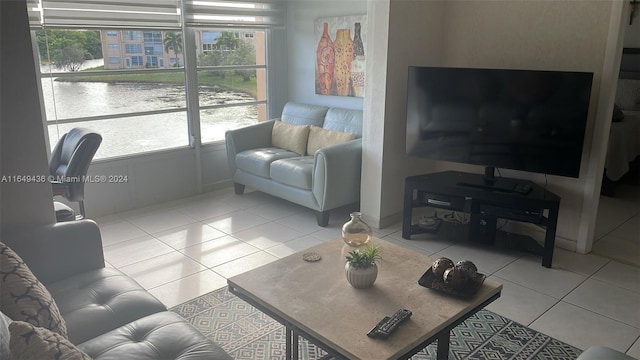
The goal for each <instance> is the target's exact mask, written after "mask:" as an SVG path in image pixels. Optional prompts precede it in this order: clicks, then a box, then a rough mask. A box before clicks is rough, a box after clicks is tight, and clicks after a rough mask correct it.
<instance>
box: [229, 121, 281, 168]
mask: <svg viewBox="0 0 640 360" xmlns="http://www.w3.org/2000/svg"><path fill="white" fill-rule="evenodd" d="M272 130H273V121H272V120H270V121H264V122H261V123H258V124H255V125H249V126H245V127H242V128H239V129H234V130H228V131H227V132H226V133H225V141H226V145H227V160H228V161H229V170H231V175H232V176H233V174H235V172H236V154H238V153H240V152H242V151H245V150H249V149H256V148H261V147H269V146H271V131H272Z"/></svg>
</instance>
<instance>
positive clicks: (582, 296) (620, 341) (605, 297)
mask: <svg viewBox="0 0 640 360" xmlns="http://www.w3.org/2000/svg"><path fill="white" fill-rule="evenodd" d="M351 210H353V209H340V210H338V211H335V212H334V213H332V214H331V221H330V224H329V226H327V227H326V228H321V227H319V226H317V224H316V219H315V215H314V214H313V212H311V211H309V210H308V209H306V208H303V207H300V206H297V205H294V204H291V203H289V202H286V201H283V200H280V199H277V198H274V197H272V196H269V195H266V194H263V193H260V192H247V193H245V194H244V195H242V196H237V195H235V194H233V191H232V190H231V189H225V190H221V191H216V192H212V193H208V194H204V195H200V196H197V197H193V198H188V199H181V200H180V201H174V202H170V203H165V204H161V205H155V206H152V207H149V208H144V209H136V210H132V211H127V212H123V213H119V214H116V215H110V216H107V217H104V218H99V219H97V220H96V221H97V222H98V224H99V225H100V228H101V232H102V237H103V244H104V252H105V258H106V260H107V262H108V265H109V266H112V267H116V268H118V269H120V270H121V271H123V272H125V273H127V274H129V275H130V276H132V277H133V278H135V279H136V280H137V281H138V282H139V283H140V284H141V285H142V286H144V287H145V288H147V289H148V290H149V291H150V292H151V293H153V294H154V295H155V296H157V297H158V298H159V299H160V300H162V301H163V302H164V303H165V304H166V305H167V306H168V307H171V306H174V305H177V304H179V303H182V302H184V301H187V300H189V299H192V298H194V297H196V296H199V295H202V294H205V293H207V292H210V291H213V290H215V289H218V288H221V287H223V286H225V285H226V278H228V277H231V276H233V275H236V274H238V273H241V272H243V271H247V270H250V269H253V268H256V267H259V266H261V265H264V264H267V263H269V262H271V261H274V260H276V259H278V258H281V257H284V256H287V255H290V254H292V253H294V252H297V251H300V250H304V249H306V248H308V247H311V246H314V245H317V244H319V243H321V242H323V241H327V240H330V239H333V238H335V237H337V236H340V227H341V226H342V224H343V223H344V222H346V221H347V220H348V219H349V215H348V214H349V212H350V211H351ZM628 213H629V212H628V211H627V212H625V215H624V216H628V218H627V220H625V221H624V222H622V223H618V224H617V225H616V226H613V227H612V225H611V224H610V223H607V222H606V220H607V219H604V220H600V219H599V221H598V223H599V229H597V232H598V231H600V233H599V237H598V238H599V239H600V238H603V237H606V236H615V237H616V238H620V239H630V240H632V241H634V242H635V243H640V235H639V233H638V231H637V230H638V229H637V227H638V226H637V220H634V219H633V217H634V216H635V217H636V218H637V217H638V214H637V213H636V214H635V215H633V214H631V215H627V214H628ZM608 215H609V218H611V219H614V218H615V217H613V216H611V214H608ZM629 221H631V223H629ZM634 221H635V223H634ZM618 222H619V220H618ZM607 226H608V228H607ZM603 229H604V230H603ZM374 235H375V236H377V237H379V238H384V239H385V240H388V241H390V242H393V243H396V244H400V245H402V246H405V247H407V248H409V249H413V250H415V251H418V252H421V253H424V254H426V255H429V256H433V257H438V256H447V257H451V258H453V259H468V260H471V261H473V262H475V263H476V264H477V265H478V267H479V269H480V271H481V272H483V273H486V274H487V275H488V276H489V277H490V278H491V279H493V280H495V281H498V282H501V283H503V284H504V290H503V293H502V297H500V298H499V299H498V300H497V301H496V302H494V303H492V304H490V305H489V306H488V309H489V310H491V311H494V312H496V313H498V314H501V315H503V316H506V317H508V318H510V319H512V320H514V321H517V322H519V323H522V324H524V325H527V326H530V327H531V328H533V329H535V330H537V331H540V332H542V333H545V334H547V335H550V336H553V337H555V338H558V339H560V340H562V341H565V342H567V343H569V344H571V345H574V346H576V347H579V348H581V349H585V348H587V347H589V346H591V345H605V346H609V347H613V348H615V349H618V350H620V351H623V352H627V353H628V354H630V355H632V356H634V357H636V358H639V357H640V340H639V337H640V268H638V267H636V266H632V265H628V264H626V263H622V262H618V261H615V260H611V259H610V258H606V257H603V256H598V255H592V254H589V255H579V254H576V253H574V252H570V251H566V250H563V249H556V252H555V254H554V268H553V269H547V268H544V267H542V266H541V265H540V261H541V259H540V258H539V257H536V256H533V255H529V254H524V253H519V252H515V251H509V250H500V249H496V248H491V247H482V246H477V245H472V244H468V243H456V242H453V241H446V240H430V239H426V238H425V239H414V240H405V239H402V237H401V231H400V224H397V225H395V226H391V227H387V228H385V229H374ZM425 270H426V269H425ZM418 275H419V274H418Z"/></svg>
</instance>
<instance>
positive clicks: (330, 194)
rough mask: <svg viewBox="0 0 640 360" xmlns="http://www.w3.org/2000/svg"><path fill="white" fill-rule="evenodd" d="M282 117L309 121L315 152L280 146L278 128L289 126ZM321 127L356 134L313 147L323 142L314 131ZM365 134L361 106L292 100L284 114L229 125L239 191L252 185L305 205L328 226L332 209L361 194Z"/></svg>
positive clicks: (354, 200) (324, 130)
mask: <svg viewBox="0 0 640 360" xmlns="http://www.w3.org/2000/svg"><path fill="white" fill-rule="evenodd" d="M280 121H282V122H283V123H286V124H287V125H285V126H286V127H288V128H292V127H291V126H290V125H298V126H307V127H308V128H309V129H310V131H309V135H308V142H307V141H305V143H306V144H307V149H306V150H309V151H311V152H312V153H308V152H307V151H305V150H304V149H303V150H301V151H300V149H298V150H296V151H292V150H291V149H284V148H282V147H279V146H278V145H280V144H281V142H282V139H281V138H282V137H283V136H282V134H279V136H278V133H277V132H276V131H278V129H279V128H280V127H284V126H282V125H283V124H279V123H278V122H280ZM312 126H313V127H312ZM274 128H276V129H275V130H274ZM295 130H299V128H296V129H295ZM296 133H297V132H296ZM320 133H324V134H330V136H333V135H336V134H337V135H338V136H340V135H344V133H348V134H353V136H352V137H353V139H352V140H347V141H344V140H342V141H335V142H333V143H332V141H329V144H330V145H329V146H324V147H321V148H319V149H318V150H316V151H314V149H315V147H314V146H311V145H312V144H315V145H318V144H317V141H315V140H314V139H317V136H319V135H314V134H320ZM274 134H275V135H276V138H274ZM287 136H289V135H284V137H287ZM296 136H297V135H296ZM361 137H362V111H361V110H349V109H342V108H332V107H325V106H317V105H309V104H300V103H294V102H289V103H287V104H286V105H285V107H284V109H283V111H282V116H281V118H280V119H276V120H272V121H265V122H262V123H259V124H256V125H251V126H248V127H244V128H240V129H236V130H230V131H227V133H226V144H227V158H228V161H229V168H230V170H231V173H232V174H233V181H234V185H235V192H236V194H242V193H243V192H244V188H245V186H249V187H251V188H254V189H257V190H260V191H262V192H265V193H268V194H271V195H274V196H278V197H280V198H282V199H285V200H288V201H291V202H293V203H296V204H299V205H302V206H305V207H307V208H310V209H312V210H314V211H316V216H317V220H318V225H320V226H326V225H327V224H328V222H329V212H330V211H331V210H333V209H336V208H339V207H341V206H344V205H348V204H352V203H357V202H358V201H359V200H360V172H361V165H362V139H361ZM276 140H278V141H276ZM286 140H288V139H286ZM320 143H322V142H320ZM294 150H295V149H294Z"/></svg>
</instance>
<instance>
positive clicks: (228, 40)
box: [213, 31, 240, 51]
mask: <svg viewBox="0 0 640 360" xmlns="http://www.w3.org/2000/svg"><path fill="white" fill-rule="evenodd" d="M238 46H240V38H239V37H238V35H236V34H235V33H233V32H229V31H223V32H222V33H221V34H220V37H218V38H217V39H216V41H215V43H214V44H213V48H214V49H216V50H221V51H231V50H235V49H237V48H238Z"/></svg>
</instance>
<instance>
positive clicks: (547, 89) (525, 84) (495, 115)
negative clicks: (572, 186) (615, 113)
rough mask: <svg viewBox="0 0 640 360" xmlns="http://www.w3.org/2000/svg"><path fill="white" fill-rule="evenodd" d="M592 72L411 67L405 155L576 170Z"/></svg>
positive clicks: (556, 170)
mask: <svg viewBox="0 0 640 360" xmlns="http://www.w3.org/2000/svg"><path fill="white" fill-rule="evenodd" d="M592 77H593V74H592V73H585V72H565V71H537V70H502V69H473V68H444V67H418V66H411V67H409V78H408V89H407V149H406V150H407V155H411V156H419V157H427V158H432V159H436V160H445V161H453V162H459V163H467V164H476V165H484V166H488V167H499V168H508V169H515V170H523V171H529V172H536V173H545V174H553V175H560V176H568V177H578V176H579V172H580V159H581V156H582V146H583V142H584V134H585V128H586V123H587V113H588V109H589V97H590V94H591V82H592Z"/></svg>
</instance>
